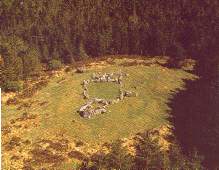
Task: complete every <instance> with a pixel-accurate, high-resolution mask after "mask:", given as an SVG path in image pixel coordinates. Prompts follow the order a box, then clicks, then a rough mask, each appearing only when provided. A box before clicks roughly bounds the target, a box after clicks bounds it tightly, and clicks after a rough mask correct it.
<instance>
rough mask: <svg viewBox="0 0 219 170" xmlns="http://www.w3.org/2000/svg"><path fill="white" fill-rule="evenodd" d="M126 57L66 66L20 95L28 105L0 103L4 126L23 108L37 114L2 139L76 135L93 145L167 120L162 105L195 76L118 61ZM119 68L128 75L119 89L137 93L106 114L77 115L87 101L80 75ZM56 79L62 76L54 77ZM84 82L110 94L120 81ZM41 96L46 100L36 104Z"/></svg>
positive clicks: (92, 91)
mask: <svg viewBox="0 0 219 170" xmlns="http://www.w3.org/2000/svg"><path fill="white" fill-rule="evenodd" d="M130 60H131V59H127V60H126V59H115V60H114V64H113V65H109V64H106V63H105V64H104V62H101V63H100V64H99V65H98V64H95V65H94V66H91V67H89V68H88V71H87V72H86V73H83V74H78V73H73V72H68V73H63V74H62V75H61V76H59V77H53V78H52V79H51V80H50V82H49V84H48V86H47V87H45V88H43V89H42V90H40V91H38V93H37V94H36V95H34V97H32V98H31V99H25V100H26V101H24V102H31V101H32V102H33V104H32V105H31V107H30V108H23V109H21V110H17V108H18V107H19V105H17V106H13V105H9V106H8V105H6V104H5V103H3V104H2V105H3V108H2V109H3V110H2V113H3V114H2V121H3V122H2V124H3V126H8V125H10V126H13V125H12V124H11V123H9V122H10V121H11V120H12V119H16V118H18V117H20V116H21V115H22V114H23V113H24V112H28V113H31V114H34V115H37V121H36V122H35V124H36V126H31V123H29V124H27V126H28V127H27V128H26V129H24V130H22V128H21V129H20V130H19V129H16V130H15V132H13V134H9V135H8V137H7V138H5V139H3V142H7V140H8V139H9V138H10V137H11V136H13V135H16V136H19V137H20V138H22V139H28V140H30V141H31V142H33V143H34V142H36V141H38V140H39V139H48V138H50V137H52V136H59V137H60V136H65V137H66V136H67V138H68V139H69V140H71V141H79V140H80V141H83V142H84V143H88V144H89V145H98V144H103V143H104V142H110V141H113V140H115V139H118V138H124V137H129V136H131V135H134V134H136V133H138V132H142V131H144V130H148V129H152V128H158V127H160V126H163V125H166V124H169V122H168V121H167V118H168V112H169V111H170V108H169V107H168V105H167V103H168V101H169V99H170V98H171V96H172V94H173V93H175V92H177V90H179V89H183V87H184V81H183V80H185V79H195V78H196V76H195V75H192V74H190V73H188V72H185V71H183V70H180V69H168V68H165V67H163V66H160V65H158V64H151V65H130V66H124V65H123V64H122V63H124V62H127V61H130ZM150 60H151V59H150ZM120 70H122V72H125V73H127V74H128V75H129V76H128V77H126V78H125V79H124V89H127V90H130V91H135V92H137V94H138V96H137V97H130V98H126V99H125V100H123V101H121V102H119V103H117V104H113V105H110V107H109V112H108V113H106V114H102V115H97V116H94V117H92V118H91V119H84V118H82V117H80V116H79V114H78V113H77V110H78V109H79V108H80V106H81V105H83V104H85V102H86V101H85V100H84V99H83V97H82V95H81V94H82V92H83V89H82V86H81V83H82V81H83V80H85V79H89V78H90V76H91V75H92V73H93V72H102V73H105V72H109V73H110V72H118V71H120ZM61 79H65V81H62V82H61V83H59V82H60V80H61ZM88 88H89V94H90V96H95V97H100V98H102V97H103V98H109V99H112V98H116V97H117V96H118V94H119V91H118V90H119V86H118V87H117V85H116V84H115V83H112V84H107V83H91V84H90V85H89V87H88ZM43 102H44V103H46V104H40V103H43ZM29 126H31V127H29ZM28 129H29V130H28Z"/></svg>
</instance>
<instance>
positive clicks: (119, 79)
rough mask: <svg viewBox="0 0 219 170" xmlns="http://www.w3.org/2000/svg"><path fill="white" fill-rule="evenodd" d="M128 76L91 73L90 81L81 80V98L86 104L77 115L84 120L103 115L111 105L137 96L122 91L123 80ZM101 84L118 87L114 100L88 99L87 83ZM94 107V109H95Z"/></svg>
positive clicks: (130, 92) (123, 74) (133, 93)
mask: <svg viewBox="0 0 219 170" xmlns="http://www.w3.org/2000/svg"><path fill="white" fill-rule="evenodd" d="M127 76H128V75H127V74H125V73H121V71H120V72H119V73H104V74H101V73H93V74H92V76H91V79H89V80H83V82H82V88H83V94H82V95H83V98H84V99H86V100H87V102H86V104H84V105H83V106H81V108H80V109H79V110H78V112H79V114H80V115H81V116H82V117H84V118H91V117H92V116H94V115H98V114H103V113H106V112H107V108H108V106H109V105H111V104H115V103H118V102H119V101H121V100H123V99H124V98H125V97H135V96H137V94H136V93H135V92H132V91H125V90H123V89H122V84H123V78H124V77H127ZM91 82H94V83H101V82H115V83H118V84H119V85H120V93H119V96H118V97H117V98H116V99H113V100H106V99H100V98H90V96H89V93H88V85H89V83H91ZM95 105H96V107H95Z"/></svg>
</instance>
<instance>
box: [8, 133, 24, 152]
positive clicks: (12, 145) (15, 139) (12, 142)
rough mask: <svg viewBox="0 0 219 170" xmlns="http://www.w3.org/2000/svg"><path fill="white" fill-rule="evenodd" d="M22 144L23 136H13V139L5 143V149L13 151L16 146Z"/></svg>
mask: <svg viewBox="0 0 219 170" xmlns="http://www.w3.org/2000/svg"><path fill="white" fill-rule="evenodd" d="M20 145H21V138H20V137H17V136H13V137H12V138H11V140H10V141H9V142H8V143H6V144H5V147H4V149H5V151H11V150H13V149H14V148H15V147H17V146H20Z"/></svg>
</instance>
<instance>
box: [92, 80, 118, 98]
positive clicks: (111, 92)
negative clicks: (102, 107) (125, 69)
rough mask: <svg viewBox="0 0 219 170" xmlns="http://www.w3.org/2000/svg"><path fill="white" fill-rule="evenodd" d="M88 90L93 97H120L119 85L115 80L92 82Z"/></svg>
mask: <svg viewBox="0 0 219 170" xmlns="http://www.w3.org/2000/svg"><path fill="white" fill-rule="evenodd" d="M88 92H89V95H90V97H91V98H94V97H97V98H101V99H116V98H117V97H119V85H118V84H117V83H114V82H108V83H107V82H101V83H93V82H92V83H90V84H89V86H88Z"/></svg>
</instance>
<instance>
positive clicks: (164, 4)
mask: <svg viewBox="0 0 219 170" xmlns="http://www.w3.org/2000/svg"><path fill="white" fill-rule="evenodd" d="M218 11H219V3H218V1H217V0H204V1H199V0H194V1H190V0H183V1H182V0H175V1H173V0H167V1H159V0H154V1H142V0H131V1H127V0H105V1H103V0H77V1H73V0H33V1H24V0H2V1H1V2H0V33H1V34H0V53H1V67H2V70H4V71H3V73H2V75H1V76H2V77H3V78H2V80H1V84H7V82H8V81H17V80H19V79H24V78H26V77H28V76H30V75H34V74H37V72H38V71H39V70H40V68H41V63H45V64H47V65H48V64H49V63H54V64H55V65H57V63H59V62H62V63H65V64H68V63H74V62H75V61H78V60H85V59H86V58H88V57H90V58H94V57H99V56H103V55H107V54H114V55H115V54H137V55H149V56H155V55H162V56H164V55H168V56H171V57H172V58H173V59H174V60H175V59H178V58H195V59H197V60H199V61H205V60H207V61H212V62H215V60H216V59H218V58H217V57H216V54H217V53H218V50H219V49H218V48H217V45H218V39H219V38H218V36H219V33H218V32H219V12H218ZM54 60H55V61H54ZM56 60H58V61H56ZM202 63H203V62H202Z"/></svg>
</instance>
